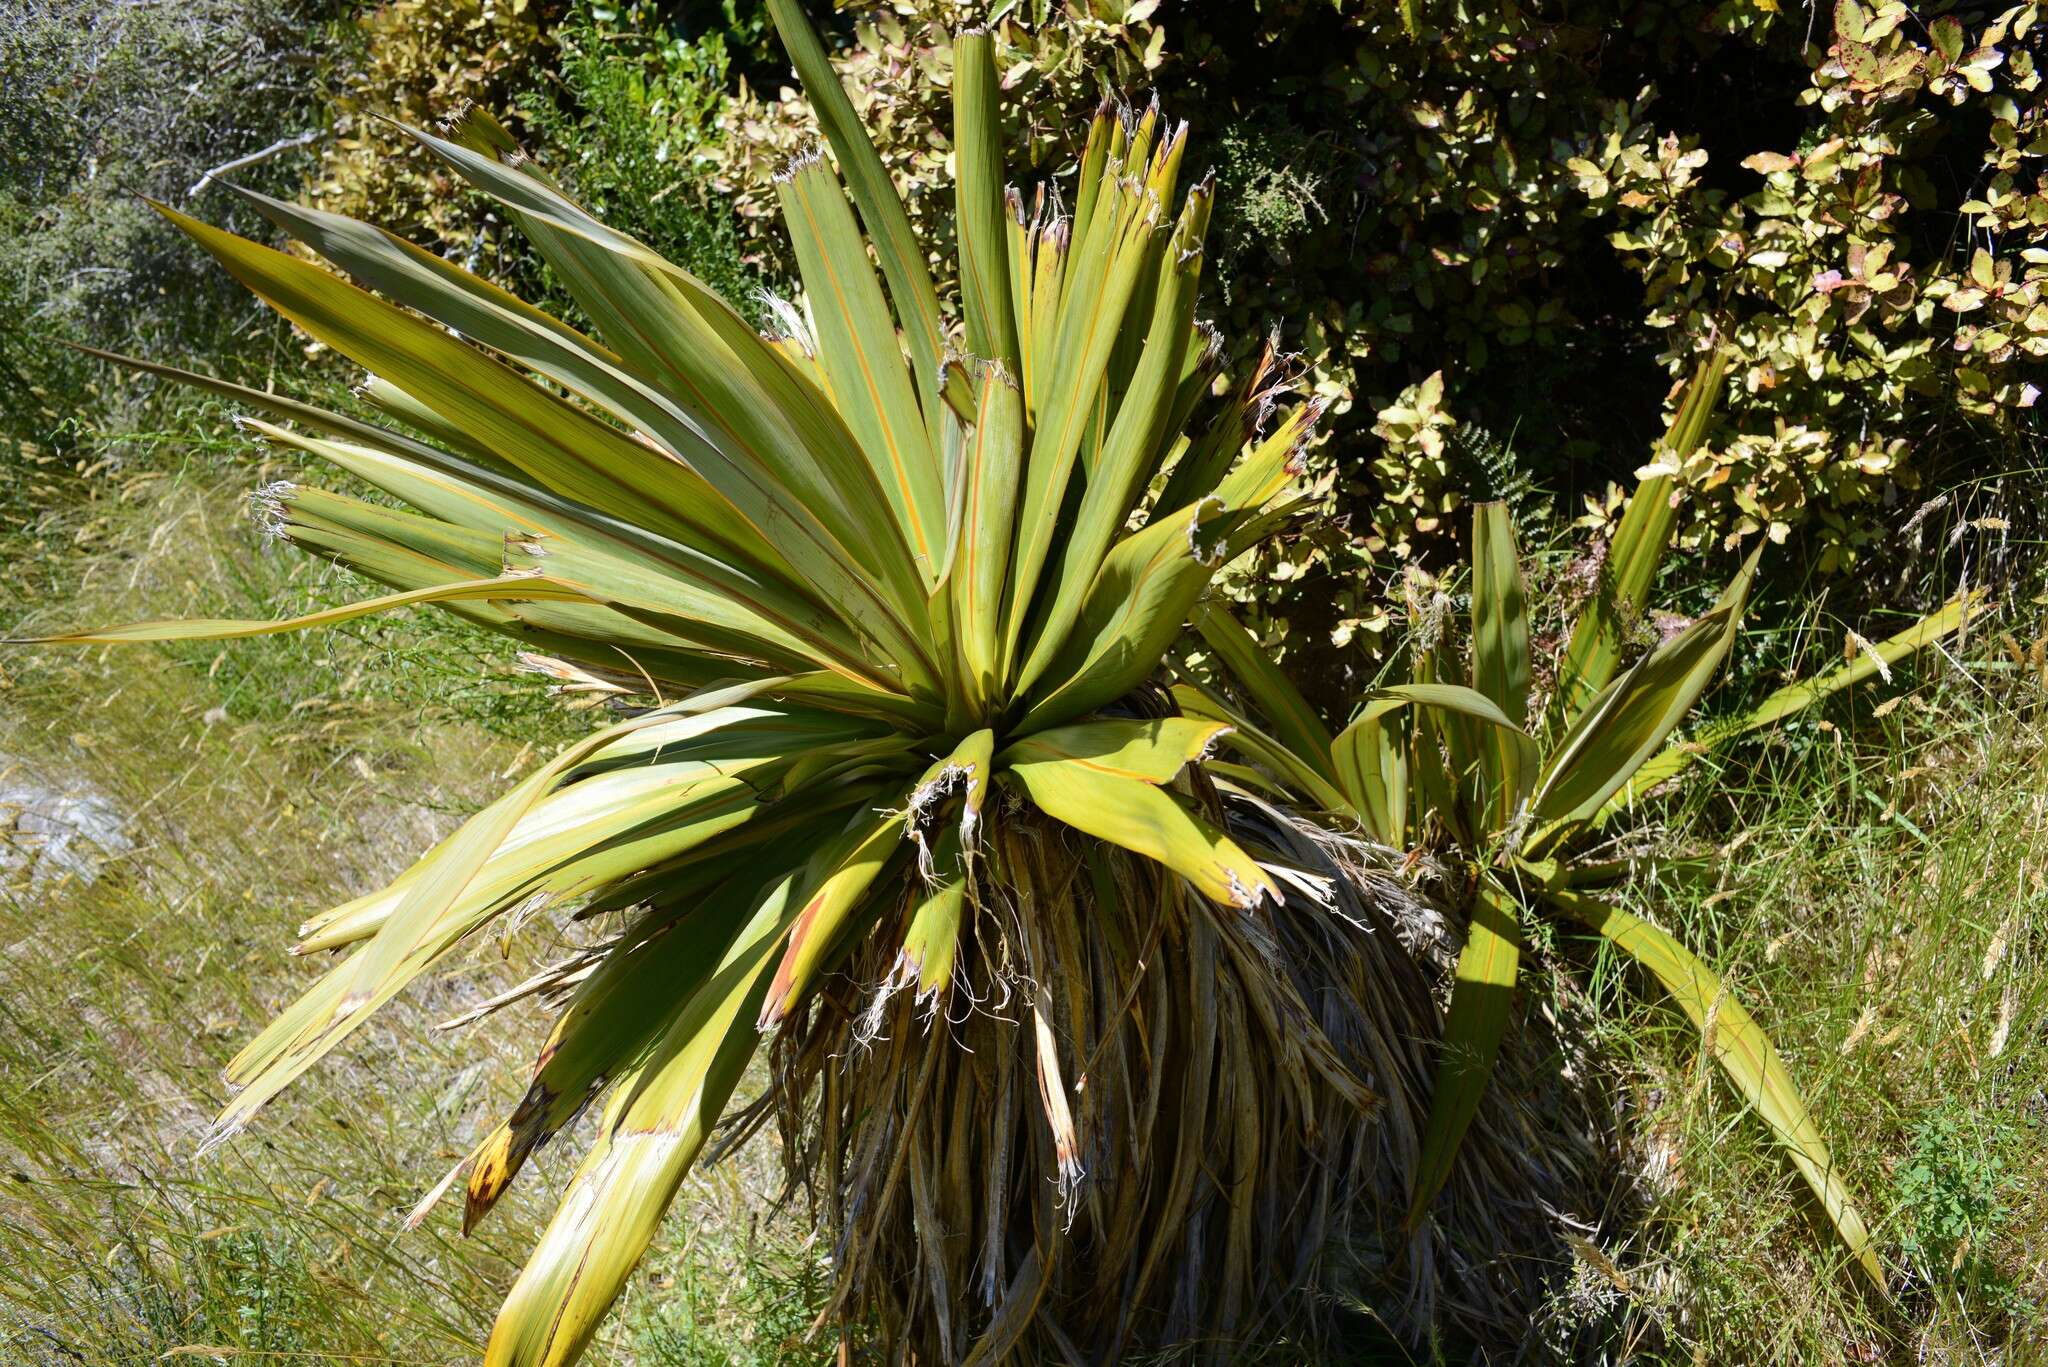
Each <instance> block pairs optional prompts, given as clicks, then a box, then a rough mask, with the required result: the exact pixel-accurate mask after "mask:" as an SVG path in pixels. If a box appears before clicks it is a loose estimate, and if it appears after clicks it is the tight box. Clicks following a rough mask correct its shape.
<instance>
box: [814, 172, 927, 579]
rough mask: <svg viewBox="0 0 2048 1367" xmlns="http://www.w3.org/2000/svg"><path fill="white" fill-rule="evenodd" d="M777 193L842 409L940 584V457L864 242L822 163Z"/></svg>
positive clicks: (921, 559) (919, 557)
mask: <svg viewBox="0 0 2048 1367" xmlns="http://www.w3.org/2000/svg"><path fill="white" fill-rule="evenodd" d="M776 191H777V193H778V194H779V195H780V196H781V199H782V216H783V221H784V222H785V223H786V224H787V225H788V228H789V236H790V242H791V244H792V245H793V246H794V247H795V248H796V259H797V266H798V269H799V270H801V271H802V273H803V280H804V290H805V292H806V293H807V294H808V295H809V296H810V302H811V316H812V319H813V321H814V323H815V325H816V327H817V334H818V355H819V360H820V361H821V362H822V363H823V365H824V368H825V375H826V378H827V379H828V380H829V381H830V383H831V386H832V394H833V397H834V399H835V400H836V407H837V408H838V410H839V412H840V414H841V415H842V416H844V417H845V419H846V421H847V425H848V426H849V427H851V428H852V429H853V433H854V435H855V436H856V437H857V438H859V440H860V444H861V449H862V450H863V451H865V452H866V453H867V458H868V462H869V464H870V465H872V466H873V467H874V470H875V475H876V477H877V479H878V481H879V482H880V484H881V487H882V492H883V494H884V496H885V497H886V498H887V499H888V505H889V508H890V509H891V511H893V512H894V513H895V515H896V521H897V523H898V525H899V526H901V527H902V528H903V532H904V537H905V539H906V541H907V542H908V544H909V548H910V554H911V556H912V557H913V558H914V559H915V560H916V562H917V565H918V567H919V569H920V570H921V572H922V573H923V575H924V577H925V582H926V583H927V584H928V585H929V584H932V583H936V582H937V579H938V574H939V570H940V567H941V561H942V559H943V556H944V545H945V531H944V529H945V525H946V516H945V495H944V492H943V490H942V488H941V483H940V478H939V465H938V459H937V453H936V450H935V447H934V444H933V439H932V437H931V436H930V435H929V434H928V433H927V431H926V429H925V422H924V416H923V414H922V413H921V411H920V409H919V407H918V397H917V391H916V389H915V388H914V387H913V386H912V384H911V378H910V374H909V372H908V371H907V370H905V369H904V363H903V350H902V346H901V344H900V343H899V342H898V341H897V337H896V325H895V322H894V320H893V319H891V318H890V316H889V305H888V302H887V301H886V300H885V299H883V297H882V285H881V282H880V281H879V280H877V279H876V278H875V271H874V267H873V266H871V265H870V264H869V263H868V250H867V244H866V243H865V242H864V241H862V239H861V235H860V229H859V228H858V227H856V226H855V224H854V221H853V211H852V210H851V209H850V208H849V207H848V206H847V203H846V198H845V196H844V195H843V194H842V193H841V192H840V189H839V179H838V177H836V176H834V175H833V174H832V171H831V169H830V168H829V167H827V166H826V165H825V162H824V159H823V158H822V157H816V156H812V157H805V158H802V159H800V160H798V161H797V162H796V163H795V164H794V165H792V166H791V167H790V168H789V169H788V170H787V171H785V172H784V173H783V174H782V175H781V176H780V177H778V178H777V180H776ZM937 418H938V415H937V414H936V413H934V414H933V421H934V422H936V421H937Z"/></svg>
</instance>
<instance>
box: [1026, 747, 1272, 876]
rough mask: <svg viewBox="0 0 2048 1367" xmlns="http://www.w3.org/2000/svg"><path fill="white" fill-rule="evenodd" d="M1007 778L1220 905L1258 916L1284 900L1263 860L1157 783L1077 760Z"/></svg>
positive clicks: (1055, 813)
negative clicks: (1263, 905) (1263, 906)
mask: <svg viewBox="0 0 2048 1367" xmlns="http://www.w3.org/2000/svg"><path fill="white" fill-rule="evenodd" d="M1004 778H1005V781H1007V782H1010V783H1013V784H1014V785H1016V786H1017V787H1019V788H1021V789H1022V790H1023V792H1024V795H1025V796H1026V797H1028V798H1029V799H1030V800H1031V802H1032V803H1033V804H1035V805H1036V806H1037V807H1038V808H1039V809H1040V810H1041V811H1043V812H1044V813H1045V814H1046V815H1047V816H1049V817H1051V818H1052V819H1053V820H1055V821H1058V822H1060V823H1062V824H1064V825H1068V826H1072V827H1073V828H1074V829H1075V830H1077V831H1080V832H1081V833H1082V834H1083V835H1092V836H1094V837H1095V838H1096V839H1098V840H1107V841H1108V842H1109V843H1110V844H1112V845H1118V846H1121V847H1122V848H1124V849H1127V850H1129V851H1131V852H1132V853H1133V854H1141V855H1143V856H1145V857H1146V858H1147V859H1150V860H1153V861H1154V862H1156V863H1159V864H1163V865H1165V866H1166V867H1167V868H1169V869H1172V870H1173V871H1174V872H1175V873H1177V874H1179V875H1180V876H1181V877H1183V878H1185V879H1187V880H1188V882H1190V883H1192V884H1193V885H1194V887H1195V890H1196V891H1198V892H1200V893H1201V894H1202V895H1203V896H1204V897H1207V898H1208V899H1209V900H1210V901H1212V902H1216V903H1219V904H1221V905H1223V906H1231V907H1237V908H1239V909H1240V910H1244V911H1250V910H1252V909H1254V908H1255V907H1257V906H1258V904H1259V899H1260V898H1262V897H1270V898H1271V899H1272V900H1273V901H1274V902H1275V903H1278V902H1280V901H1282V900H1283V899H1282V897H1281V895H1280V889H1279V886H1278V885H1277V884H1275V883H1274V882H1273V880H1272V878H1271V876H1269V875H1268V874H1267V873H1266V871H1265V870H1264V869H1263V868H1261V867H1260V866H1259V863H1258V861H1257V860H1255V859H1253V858H1252V857H1251V856H1250V855H1248V854H1246V853H1245V852H1244V851H1243V850H1242V849H1240V848H1238V846H1237V843H1236V842H1235V841H1233V840H1231V839H1230V837H1229V836H1226V835H1224V834H1223V832H1221V831H1219V830H1217V829H1216V828H1215V827H1214V826H1212V825H1211V824H1209V822H1207V821H1205V820H1203V819H1202V818H1201V817H1199V816H1197V815H1195V814H1194V813H1193V812H1191V811H1189V810H1188V809H1187V808H1186V807H1185V806H1183V805H1182V804H1181V803H1180V802H1179V801H1178V800H1176V799H1175V798H1174V797H1173V795H1172V794H1170V793H1167V792H1164V791H1162V790H1160V789H1159V788H1156V787H1154V786H1153V785H1151V784H1150V783H1145V782H1142V781H1140V780H1138V779H1134V778H1123V777H1120V776H1117V775H1114V774H1108V773H1104V772H1102V771H1100V770H1097V769H1090V768H1088V767H1086V766H1084V765H1081V764H1076V763H1074V762H1072V761H1071V760H1045V761H1040V762H1035V763H1029V764H1018V765H1015V766H1013V767H1011V768H1010V769H1008V770H1007V771H1005V774H1004Z"/></svg>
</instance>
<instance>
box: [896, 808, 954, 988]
mask: <svg viewBox="0 0 2048 1367" xmlns="http://www.w3.org/2000/svg"><path fill="white" fill-rule="evenodd" d="M966 868H967V865H966V859H965V856H964V854H963V851H962V846H961V843H960V832H959V830H958V829H957V828H955V827H952V826H947V827H944V828H943V829H941V830H940V831H939V835H938V839H937V840H936V841H934V842H933V844H932V875H931V878H930V880H929V881H928V882H927V884H926V885H925V886H924V887H923V888H922V889H920V891H919V892H918V893H917V896H916V899H915V901H916V904H915V907H914V909H913V910H912V911H911V914H910V925H909V927H908V928H906V929H905V930H904V932H903V948H902V950H901V952H900V953H899V954H898V955H897V959H896V967H895V970H894V972H893V973H892V974H891V975H890V982H891V984H892V985H893V986H894V987H895V988H897V989H901V988H905V987H911V986H913V985H915V988H916V992H917V997H918V1000H920V1001H925V1000H930V999H933V998H935V997H936V996H937V995H938V994H939V993H942V992H944V991H945V990H946V988H947V987H949V986H950V985H951V984H952V981H953V964H954V961H955V959H956V958H957V957H958V955H959V951H960V926H961V922H962V920H963V918H964V917H965V915H966V911H967V908H968V906H969V905H970V904H969V902H968V898H967V873H966Z"/></svg>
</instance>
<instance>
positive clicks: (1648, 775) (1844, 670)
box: [1595, 589, 1988, 822]
mask: <svg viewBox="0 0 2048 1367" xmlns="http://www.w3.org/2000/svg"><path fill="white" fill-rule="evenodd" d="M1987 610H1988V603H1987V600H1986V598H1985V595H1984V592H1983V590H1981V589H1976V590H1972V591H1971V592H1970V593H1969V594H1968V595H1967V596H1965V597H1962V598H1954V599H1951V600H1950V601H1949V602H1948V604H1947V605H1946V606H1944V607H1943V608H1941V609H1940V610H1939V611H1936V612H1932V613H1929V614H1928V615H1927V616H1925V617H1923V618H1921V619H1920V620H1919V621H1918V622H1915V623H1914V624H1913V625H1912V626H1910V627H1907V628H1906V629H1905V630H1904V631H1901V632H1898V633H1897V634H1895V635H1892V636H1888V637H1886V638H1885V639H1884V640H1882V641H1880V642H1878V643H1877V644H1876V645H1874V646H1872V647H1871V648H1870V649H1869V650H1868V651H1859V652H1857V655H1856V658H1855V659H1853V660H1850V661H1848V662H1847V663H1846V664H1840V665H1837V666H1835V667H1834V668H1833V669H1830V670H1828V671H1827V672H1826V673H1824V674H1822V675H1820V676H1819V677H1817V678H1812V679H1805V680H1802V681H1800V682H1799V683H1795V684H1787V685H1786V686H1785V687H1783V688H1781V689H1779V690H1778V691H1777V692H1775V693H1773V694H1771V696H1770V697H1768V698H1765V699H1764V700H1763V702H1762V703H1761V704H1759V705H1758V706H1757V707H1755V708H1754V709H1752V710H1750V711H1748V712H1745V713H1743V714H1741V715H1740V716H1737V717H1731V718H1728V719H1726V720H1724V721H1719V722H1716V723H1714V724H1713V725H1711V726H1709V727H1707V728H1705V729H1704V730H1702V731H1701V732H1700V733H1699V735H1697V736H1696V737H1694V739H1693V740H1692V741H1690V742H1689V743H1687V744H1684V745H1669V746H1666V747H1665V748H1664V749H1662V750H1660V751H1658V752H1657V753H1656V754H1655V755H1653V756H1651V757H1650V758H1649V759H1648V760H1646V761H1644V763H1643V765H1642V767H1641V768H1639V769H1637V770H1636V771H1635V773H1634V775H1633V776H1631V777H1630V779H1629V781H1628V782H1627V783H1626V784H1624V785H1623V786H1622V787H1621V788H1620V789H1619V790H1618V791H1617V792H1616V793H1615V794H1614V795H1613V796H1612V797H1610V798H1608V800H1607V805H1606V806H1604V807H1602V808H1601V809H1600V812H1599V815H1598V816H1597V817H1596V818H1595V819H1596V820H1598V821H1601V822H1605V821H1607V820H1608V819H1609V818H1611V817H1612V816H1613V815H1614V814H1615V813H1616V812H1619V811H1622V810H1624V809H1626V808H1627V806H1628V805H1629V804H1630V803H1631V802H1632V801H1634V800H1635V799H1636V798H1638V797H1641V796H1642V795H1644V794H1646V793H1649V792H1651V791H1652V790H1654V789H1656V788H1658V787H1660V786H1662V785H1663V784H1666V783H1669V782H1670V781H1671V780H1672V779H1674V778H1676V777H1678V775H1680V774H1682V773H1684V772H1685V770H1686V769H1687V768H1688V767H1689V766H1690V765H1691V764H1692V762H1693V761H1694V760H1695V759H1697V758H1698V757H1699V756H1700V755H1702V754H1704V753H1706V752H1708V751H1711V750H1713V749H1714V748H1715V747H1717V746H1720V745H1725V744H1727V743H1728V742H1729V741H1732V740H1734V739H1736V738H1737V737H1739V736H1744V735H1747V734H1749V733H1750V732H1752V731H1758V730H1761V729H1763V728H1764V727H1766V726H1770V725H1773V724H1774V723H1777V722H1781V721H1783V720H1785V719H1786V718H1787V717H1791V716H1796V715H1797V714H1798V713H1800V712H1803V711H1805V710H1806V709H1807V708H1809V707H1811V706H1813V704H1815V703H1817V702H1819V701H1820V700H1821V699H1823V698H1826V697H1828V696H1829V695H1831V694H1834V693H1839V692H1840V691H1841V690H1843V689H1845V688H1848V687H1850V686H1852V685H1854V684H1858V683H1861V682H1863V681H1864V680H1865V679H1868V678H1870V677H1871V676H1872V675H1873V674H1876V673H1878V672H1879V671H1880V669H1881V668H1889V667H1890V666H1892V665H1895V664H1897V663H1898V662H1899V661H1901V660H1903V659H1905V658H1906V657H1907V656H1909V655H1912V654H1914V653H1915V652H1916V651H1919V650H1922V649H1924V648H1926V647H1927V646H1930V645H1932V644H1934V643H1935V642H1937V641H1939V640H1941V639H1942V638H1943V637H1945V636H1949V635H1952V634H1954V633H1955V632H1957V631H1960V630H1961V629H1962V628H1963V626H1964V625H1965V624H1966V623H1968V622H1969V621H1970V620H1971V619H1972V618H1973V617H1975V616H1976V615H1977V614H1979V613H1982V612H1984V611H1987Z"/></svg>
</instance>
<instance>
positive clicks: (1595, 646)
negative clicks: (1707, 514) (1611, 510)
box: [1557, 351, 1728, 721]
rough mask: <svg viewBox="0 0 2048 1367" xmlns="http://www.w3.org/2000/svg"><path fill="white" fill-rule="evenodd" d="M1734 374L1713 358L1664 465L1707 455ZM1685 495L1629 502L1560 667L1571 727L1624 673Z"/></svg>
mask: <svg viewBox="0 0 2048 1367" xmlns="http://www.w3.org/2000/svg"><path fill="white" fill-rule="evenodd" d="M1727 367H1728V357H1727V353H1726V352H1723V351H1715V352H1713V353H1712V354H1711V355H1709V356H1708V357H1707V359H1706V360H1704V361H1702V362H1701V363H1700V367H1699V370H1698V371H1697V372H1696V373H1695V374H1694V375H1693V379H1692V383H1691V384H1690V385H1688V386H1687V387H1686V391H1685V397H1684V398H1683V399H1681V400H1680V401H1679V405H1678V412H1677V413H1676V414H1675V415H1674V416H1673V417H1672V420H1671V429H1670V431H1668V432H1667V433H1665V435H1664V439H1663V440H1662V441H1661V442H1659V443H1658V446H1657V451H1656V453H1655V456H1656V459H1657V460H1658V461H1662V462H1668V463H1670V464H1671V465H1672V466H1674V467H1675V466H1677V465H1682V464H1683V463H1684V462H1685V461H1686V460H1687V459H1688V458H1689V457H1691V456H1692V454H1693V453H1694V452H1695V451H1697V450H1699V447H1700V443H1701V442H1702V441H1704V440H1705V439H1706V434H1707V427H1708V424H1709V423H1710V422H1711V421H1712V420H1713V415H1714V407H1715V405H1716V404H1717V403H1719V402H1720V396H1721V381H1722V377H1723V375H1724V374H1725V373H1726V371H1727ZM1680 488H1681V486H1680V485H1679V483H1678V481H1677V478H1676V476H1675V475H1671V474H1658V475H1653V476H1651V477H1650V478H1648V479H1645V480H1644V481H1642V483H1640V484H1638V485H1637V486H1636V489H1635V492H1634V493H1633V494H1631V495H1630V496H1629V501H1628V508H1627V509H1626V510H1625V511H1624V512H1623V513H1622V515H1621V525H1620V526H1618V527H1616V528H1615V531H1614V540H1613V541H1612V542H1611V543H1610V544H1609V546H1608V551H1607V558H1606V562H1605V563H1604V565H1603V566H1602V567H1601V575H1600V587H1599V589H1598V591H1597V592H1596V593H1595V594H1594V596H1593V598H1592V600H1591V601H1590V602H1588V603H1587V604H1586V606H1585V608H1584V609H1583V610H1582V611H1581V612H1580V614H1579V619H1578V621H1577V622H1575V623H1574V624H1573V625H1572V635H1571V641H1570V643H1569V644H1568V645H1567V646H1566V647H1565V654H1564V659H1563V661H1562V662H1561V663H1560V664H1559V666H1558V675H1557V677H1558V687H1557V701H1558V704H1559V708H1560V715H1561V716H1562V717H1563V718H1564V719H1565V720H1567V721H1570V720H1573V719H1575V718H1576V717H1577V716H1578V715H1579V713H1580V712H1581V711H1582V710H1584V708H1585V707H1586V706H1587V705H1588V704H1590V703H1591V702H1592V701H1593V699H1594V698H1595V697H1596V696H1597V695H1598V694H1599V693H1600V691H1601V690H1602V689H1604V688H1605V687H1607V685H1608V683H1609V682H1610V681H1611V680H1612V679H1613V678H1614V672H1615V670H1616V669H1618V668H1620V666H1621V652H1622V647H1623V645H1624V643H1625V637H1626V624H1627V623H1628V622H1629V621H1631V620H1633V619H1635V618H1636V617H1637V616H1638V615H1640V614H1641V612H1642V611H1643V609H1644V607H1645V606H1646V604H1647V603H1648V600H1649V595H1650V589H1651V586H1652V585H1654V584H1655V583H1656V582H1657V571H1658V569H1659V568H1660V567H1661V566H1662V565H1663V563H1664V552H1665V549H1666V548H1667V547H1668V546H1669V545H1670V544H1671V533H1672V528H1673V527H1674V525H1675V524H1676V522H1677V518H1678V512H1677V508H1676V505H1675V503H1674V500H1675V499H1676V498H1677V497H1678V495H1679V491H1680Z"/></svg>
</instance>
